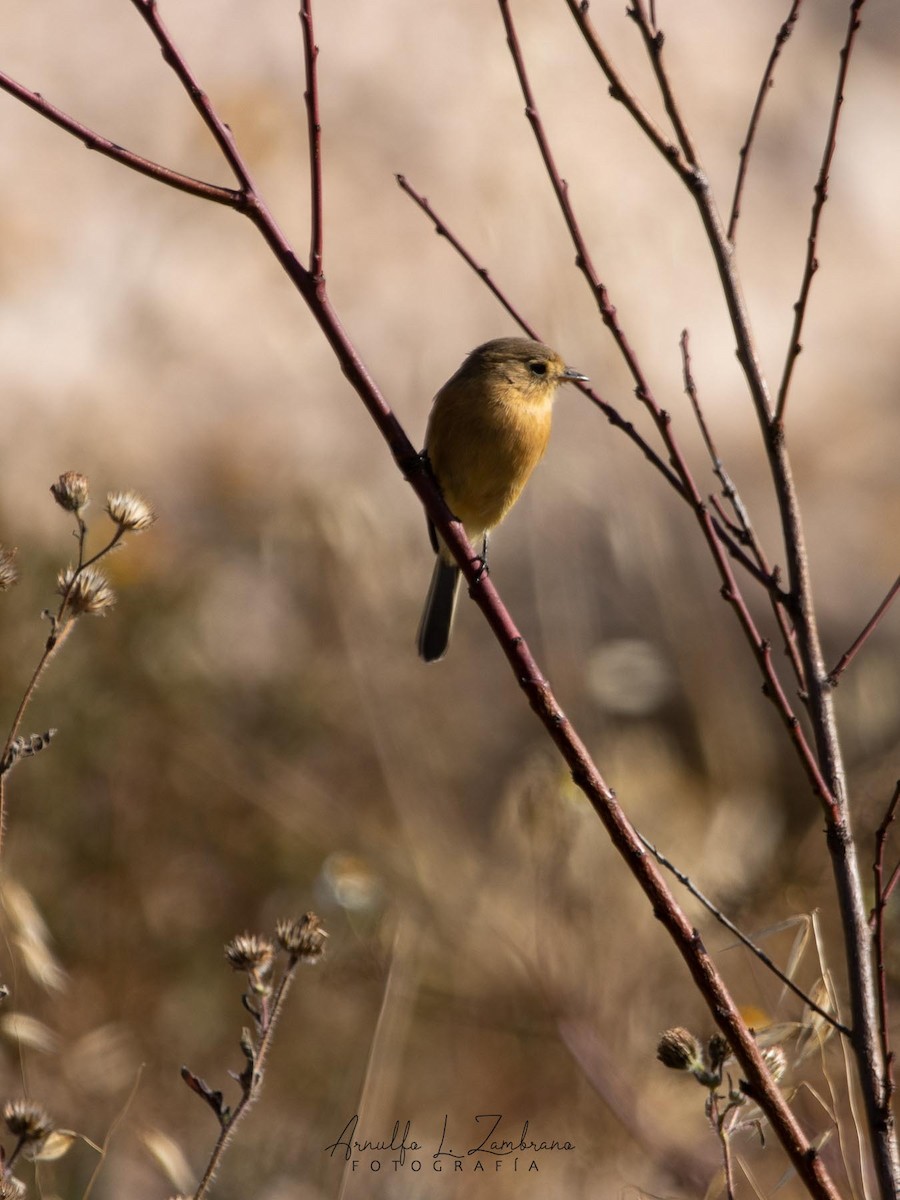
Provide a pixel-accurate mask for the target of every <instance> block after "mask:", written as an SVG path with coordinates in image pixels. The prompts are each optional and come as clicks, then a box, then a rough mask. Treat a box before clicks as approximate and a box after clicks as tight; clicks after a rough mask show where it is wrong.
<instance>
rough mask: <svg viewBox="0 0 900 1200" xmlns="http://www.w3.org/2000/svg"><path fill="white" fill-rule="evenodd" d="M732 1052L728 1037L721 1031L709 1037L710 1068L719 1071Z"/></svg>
mask: <svg viewBox="0 0 900 1200" xmlns="http://www.w3.org/2000/svg"><path fill="white" fill-rule="evenodd" d="M730 1053H731V1048H730V1046H729V1045H728V1041H727V1039H726V1038H724V1037H723V1036H722V1035H721V1033H714V1034H713V1035H712V1037H711V1038H710V1039H709V1045H708V1047H707V1054H708V1055H709V1065H710V1069H711V1070H713V1071H718V1070H719V1069H720V1068H721V1066H722V1063H724V1061H725V1059H726V1058H727V1057H728V1055H729V1054H730Z"/></svg>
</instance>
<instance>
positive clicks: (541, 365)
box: [528, 361, 547, 375]
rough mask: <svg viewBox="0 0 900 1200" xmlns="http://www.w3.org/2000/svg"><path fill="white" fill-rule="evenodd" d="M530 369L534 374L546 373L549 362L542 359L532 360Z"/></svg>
mask: <svg viewBox="0 0 900 1200" xmlns="http://www.w3.org/2000/svg"><path fill="white" fill-rule="evenodd" d="M528 370H529V371H530V372H531V373H532V375H546V374H547V364H546V363H545V362H540V361H538V362H532V363H529V364H528Z"/></svg>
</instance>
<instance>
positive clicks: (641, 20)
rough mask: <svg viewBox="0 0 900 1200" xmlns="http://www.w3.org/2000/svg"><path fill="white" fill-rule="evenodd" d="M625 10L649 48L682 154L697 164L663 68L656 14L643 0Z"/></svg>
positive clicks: (660, 34) (661, 39)
mask: <svg viewBox="0 0 900 1200" xmlns="http://www.w3.org/2000/svg"><path fill="white" fill-rule="evenodd" d="M625 11H626V12H627V14H628V16H629V17H631V19H632V20H633V21H634V22H635V24H636V25H637V27H638V29H639V30H640V31H641V37H642V38H643V39H644V45H645V46H646V48H647V54H648V56H649V58H650V64H651V66H652V67H653V73H654V75H655V76H656V82H657V84H658V85H659V91H660V94H661V96H662V98H663V104H664V105H665V107H666V114H667V115H668V118H669V120H670V121H671V122H672V128H673V129H674V130H675V136H676V137H677V138H678V144H679V146H680V147H681V152H682V154H683V155H684V157H685V159H686V160H687V162H688V163H689V165H690V166H692V167H694V166H696V165H697V151H696V150H695V149H694V143H693V141H692V139H691V135H690V133H689V132H688V128H687V126H686V125H685V123H684V121H683V120H682V116H681V112H680V111H679V108H678V105H677V104H676V103H675V95H674V93H673V91H672V87H671V85H670V83H669V78H668V75H667V74H666V72H665V71H664V70H663V65H662V48H663V43H664V42H665V37H664V35H663V32H662V30H661V29H660V28H659V27H658V25H657V23H656V14H655V13H653V14H650V15H648V13H647V11H646V9H645V8H644V3H643V0H634V3H633V4H632V5H631V6H630V7H629V8H627V9H626V10H625Z"/></svg>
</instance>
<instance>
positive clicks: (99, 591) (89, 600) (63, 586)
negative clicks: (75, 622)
mask: <svg viewBox="0 0 900 1200" xmlns="http://www.w3.org/2000/svg"><path fill="white" fill-rule="evenodd" d="M56 590H57V592H58V593H59V594H60V596H63V597H65V598H66V605H67V607H68V609H69V611H70V612H71V613H72V614H73V615H74V616H76V617H80V616H81V615H82V614H83V613H89V614H91V615H92V616H102V614H103V613H105V612H106V610H107V609H108V608H112V606H113V605H114V604H115V602H116V597H115V593H114V592H113V590H112V588H111V587H110V586H109V583H108V582H107V579H106V576H105V575H104V574H103V572H102V571H98V570H97V568H96V567H83V568H82V569H81V570H80V571H76V569H75V568H74V567H66V569H65V570H64V571H60V573H59V577H58V580H57V589H56Z"/></svg>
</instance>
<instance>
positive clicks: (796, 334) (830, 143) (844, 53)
mask: <svg viewBox="0 0 900 1200" xmlns="http://www.w3.org/2000/svg"><path fill="white" fill-rule="evenodd" d="M865 2H866V0H853V2H852V4H851V5H850V21H849V24H848V26H847V35H846V37H845V39H844V44H843V46H842V47H841V53H840V68H839V70H838V76H837V83H836V85H835V89H834V101H833V103H832V106H831V118H830V120H829V122H828V134H827V136H826V138H825V152H824V154H823V156H822V165H821V167H820V168H819V177H818V179H817V180H816V186H815V189H814V191H815V199H814V200H813V206H812V214H811V216H810V223H809V234H808V235H807V238H806V262H805V263H804V266H803V278H802V281H801V283H800V295H799V296H798V297H797V302H796V304H795V305H794V323H793V328H792V329H791V337H790V341H789V342H788V349H787V358H786V359H785V363H784V370H783V372H782V376H781V385H780V387H779V388H778V400H777V402H776V405H775V416H774V425H775V427H776V428H780V427H781V426H782V424H783V423H784V410H785V407H786V405H787V401H788V392H789V390H790V386H791V379H792V378H793V374H794V365H795V364H796V362H797V358H798V356H799V354H800V351H801V350H802V348H803V347H802V346H801V344H800V334H801V333H802V331H803V321H804V318H805V317H806V306H807V303H808V301H809V293H810V289H811V288H812V281H813V276H814V275H815V273H816V271H818V269H819V260H818V257H817V253H816V247H817V243H818V238H819V223H820V221H821V219H822V210H823V209H824V207H825V201H826V200H827V199H828V176H829V174H830V172H831V163H832V160H833V159H834V152H835V150H836V149H837V131H838V122H839V120H840V117H841V109H842V107H843V104H844V85H845V84H846V82H847V71H848V70H849V68H850V56H851V54H852V52H853V45H854V42H855V40H856V34H857V31H858V30H859V27H860V24H861V22H860V12H861V10H862V7H863V5H864V4H865Z"/></svg>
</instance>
